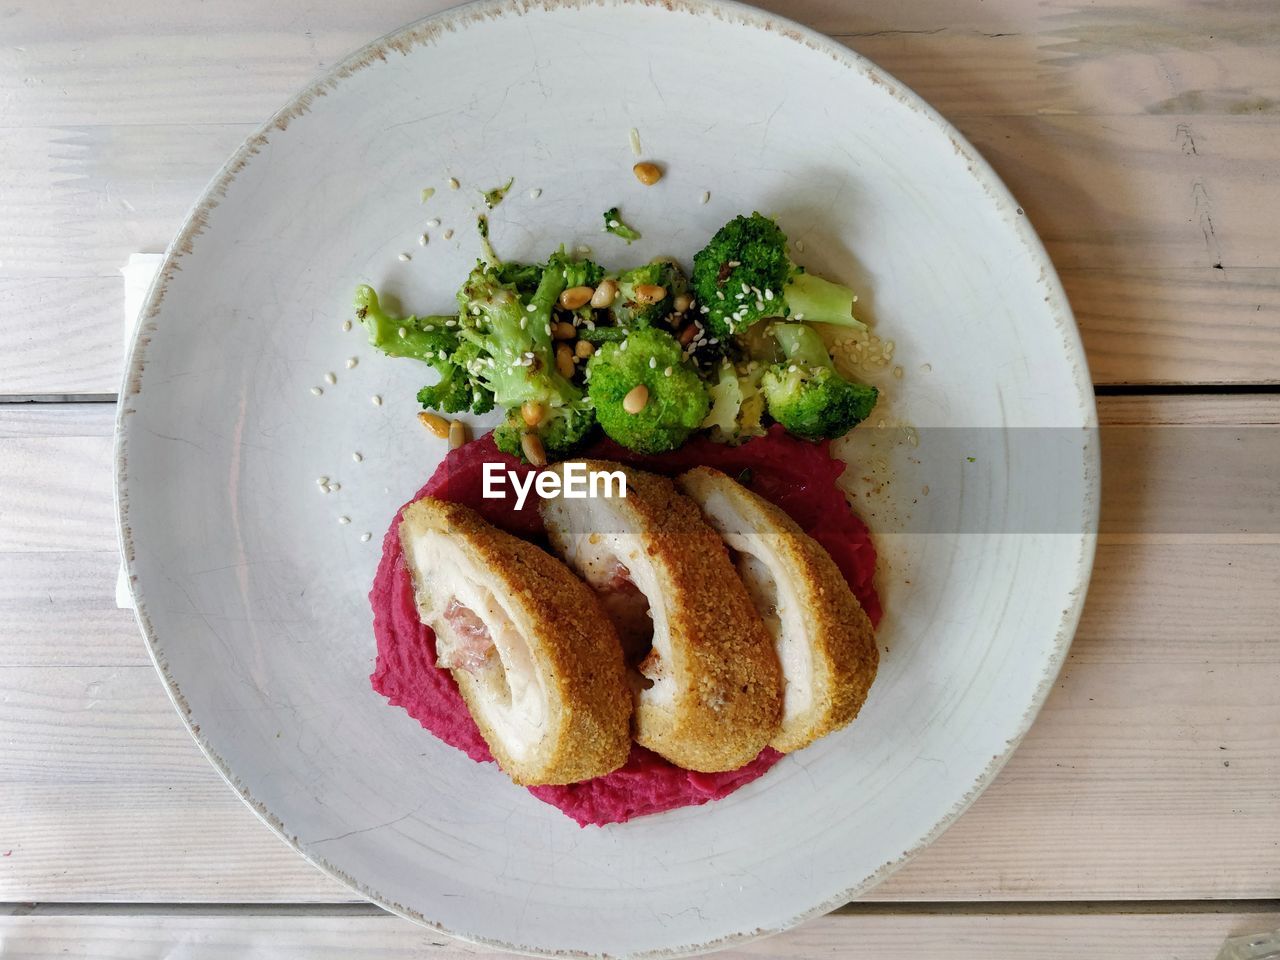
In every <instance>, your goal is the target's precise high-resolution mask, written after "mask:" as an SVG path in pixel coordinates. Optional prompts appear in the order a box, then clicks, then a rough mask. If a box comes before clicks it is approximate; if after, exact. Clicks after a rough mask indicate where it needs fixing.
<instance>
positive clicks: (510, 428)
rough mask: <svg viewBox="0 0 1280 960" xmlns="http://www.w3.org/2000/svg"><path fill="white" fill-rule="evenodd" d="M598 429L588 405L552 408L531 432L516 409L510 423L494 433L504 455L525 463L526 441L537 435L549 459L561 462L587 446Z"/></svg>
mask: <svg viewBox="0 0 1280 960" xmlns="http://www.w3.org/2000/svg"><path fill="white" fill-rule="evenodd" d="M595 425H596V415H595V411H594V410H592V409H591V406H590V405H589V404H588V403H586V402H585V401H578V402H575V403H572V404H569V405H566V406H563V407H554V408H552V409H551V410H550V411H548V413H547V416H546V419H544V420H543V421H542V423H540V424H538V426H537V427H536V428H530V427H529V426H528V424H526V423H525V422H524V417H523V415H522V414H521V412H520V408H519V407H513V408H512V409H510V410H508V411H507V419H506V420H504V421H503V422H502V423H500V424H498V426H497V427H496V428H495V429H494V431H493V442H494V443H495V444H497V446H498V449H499V450H501V451H502V452H503V453H506V454H510V455H511V456H513V457H519V458H520V459H521V460H524V459H526V458H525V455H524V446H523V443H522V438H523V436H524V434H526V433H530V432H532V433H536V434H537V435H538V438H539V439H540V440H541V441H542V448H543V450H545V451H546V453H547V457H548V458H549V459H551V460H561V459H564V458H565V457H566V456H568V455H569V454H571V453H573V451H574V450H576V449H577V448H578V447H580V446H581V445H582V444H583V442H584V441H585V440H586V439H587V438H588V436H590V434H591V431H592V429H594V427H595Z"/></svg>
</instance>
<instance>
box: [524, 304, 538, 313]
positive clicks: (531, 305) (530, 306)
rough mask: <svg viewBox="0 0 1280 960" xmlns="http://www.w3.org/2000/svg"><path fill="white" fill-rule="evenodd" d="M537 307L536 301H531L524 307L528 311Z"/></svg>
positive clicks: (531, 311)
mask: <svg viewBox="0 0 1280 960" xmlns="http://www.w3.org/2000/svg"><path fill="white" fill-rule="evenodd" d="M537 309H538V305H537V304H536V303H531V304H529V305H528V306H527V307H525V310H527V311H528V312H529V313H533V312H534V311H536V310H537Z"/></svg>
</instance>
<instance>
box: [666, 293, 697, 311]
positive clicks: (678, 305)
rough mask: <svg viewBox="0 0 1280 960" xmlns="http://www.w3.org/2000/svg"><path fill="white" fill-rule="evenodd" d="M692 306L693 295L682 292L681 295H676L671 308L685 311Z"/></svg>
mask: <svg viewBox="0 0 1280 960" xmlns="http://www.w3.org/2000/svg"><path fill="white" fill-rule="evenodd" d="M692 306H693V297H691V296H689V295H688V294H687V293H682V294H680V296H678V297H676V298H675V300H674V301H673V302H672V304H671V309H672V310H674V311H675V312H676V313H684V312H685V311H686V310H688V309H689V308H690V307H692Z"/></svg>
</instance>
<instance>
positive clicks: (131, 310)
mask: <svg viewBox="0 0 1280 960" xmlns="http://www.w3.org/2000/svg"><path fill="white" fill-rule="evenodd" d="M163 261H164V254H162V253H131V254H129V262H128V263H126V264H125V265H124V266H123V267H121V268H120V273H121V274H122V275H123V276H124V349H125V353H126V354H127V353H128V352H129V344H131V343H132V342H133V331H134V330H136V329H137V327H138V314H140V313H141V312H142V301H143V300H144V299H145V298H146V296H147V291H148V290H149V289H151V281H152V280H154V279H155V276H156V271H157V270H159V269H160V264H161V263H162V262H163ZM116 606H117V607H120V608H122V609H124V610H130V609H132V608H133V597H132V596H131V595H130V594H129V578H128V577H127V576H126V575H125V572H124V564H121V565H120V572H119V573H118V574H117V576H116Z"/></svg>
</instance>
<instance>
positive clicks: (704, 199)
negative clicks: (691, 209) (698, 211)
mask: <svg viewBox="0 0 1280 960" xmlns="http://www.w3.org/2000/svg"><path fill="white" fill-rule="evenodd" d="M710 199H711V191H710V190H703V191H702V196H700V197H699V198H698V202H699V203H706V202H707V201H709V200H710Z"/></svg>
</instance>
